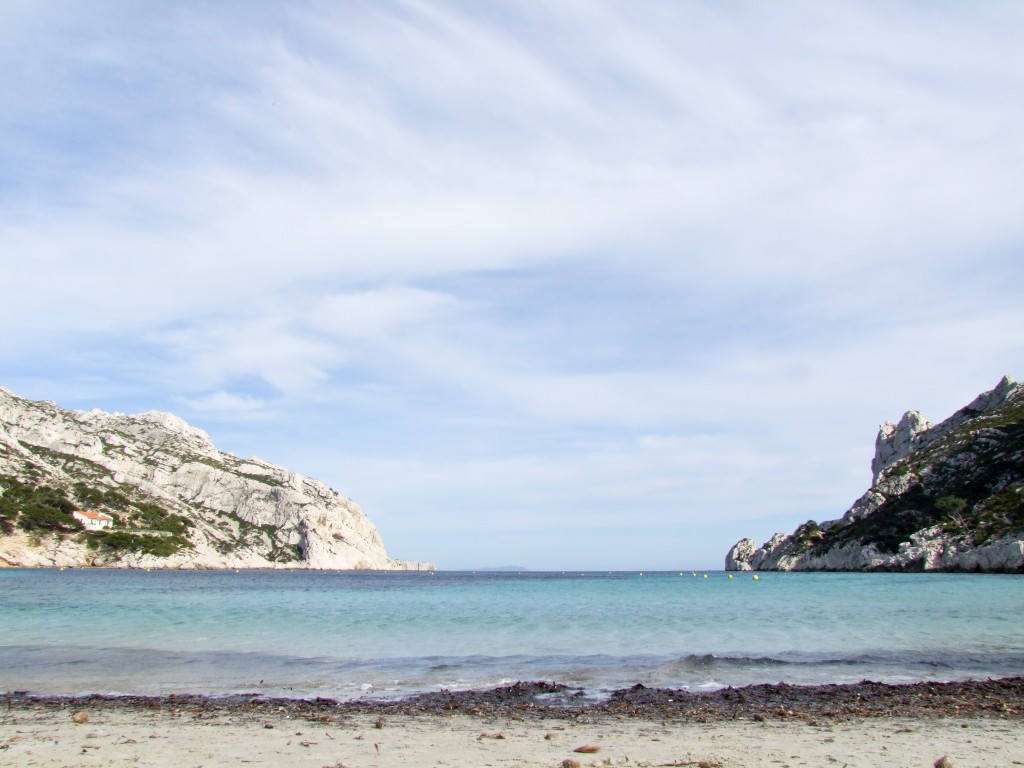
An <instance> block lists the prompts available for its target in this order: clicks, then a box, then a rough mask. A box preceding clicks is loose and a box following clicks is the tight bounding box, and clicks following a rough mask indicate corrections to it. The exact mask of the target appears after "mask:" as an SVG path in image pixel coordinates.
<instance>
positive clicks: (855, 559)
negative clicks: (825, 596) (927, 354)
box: [725, 376, 1024, 573]
mask: <svg viewBox="0 0 1024 768" xmlns="http://www.w3.org/2000/svg"><path fill="white" fill-rule="evenodd" d="M871 470H872V473H873V482H872V486H871V488H869V489H868V490H867V492H866V493H865V494H864V495H863V496H861V497H860V498H859V499H858V500H857V501H856V502H855V503H854V504H853V506H852V507H850V509H849V510H848V511H847V512H846V514H844V515H843V516H842V517H841V518H839V519H837V520H830V521H826V522H821V523H819V522H816V521H814V520H809V521H807V522H806V523H804V524H803V525H801V526H799V527H798V528H797V529H796V531H794V532H793V533H788V534H787V533H777V534H775V535H774V536H773V537H772V538H771V539H769V540H768V541H767V542H765V543H764V544H762V545H760V546H758V544H757V542H756V541H754V540H753V539H742V540H740V541H739V542H737V543H736V544H735V545H734V546H733V547H732V549H730V550H729V552H728V554H727V555H726V558H725V568H726V570H730V571H749V570H754V571H758V570H763V571H985V572H1003V573H1019V572H1024V385H1021V384H1018V383H1016V382H1014V381H1013V380H1012V379H1010V378H1009V377H1008V376H1007V377H1004V378H1003V379H1002V380H1001V381H1000V382H999V384H998V385H997V386H996V387H995V388H994V389H992V390H990V391H988V392H984V393H982V394H981V395H979V396H978V397H977V398H975V399H974V400H973V401H972V402H971V403H970V404H969V405H967V406H965V407H964V408H961V409H960V410H959V411H957V412H956V413H954V414H953V415H952V416H950V417H949V418H948V419H946V420H944V421H942V422H940V423H939V424H934V425H933V424H930V423H929V422H928V421H927V420H926V419H925V418H924V416H922V415H921V414H920V413H919V412H917V411H908V412H907V413H905V414H904V415H903V418H901V419H900V420H899V422H898V423H896V424H892V423H890V422H885V423H883V424H882V425H881V427H880V428H879V430H878V437H877V439H876V440H875V455H874V458H873V459H872V462H871Z"/></svg>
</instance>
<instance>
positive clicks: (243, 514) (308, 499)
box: [0, 388, 433, 570]
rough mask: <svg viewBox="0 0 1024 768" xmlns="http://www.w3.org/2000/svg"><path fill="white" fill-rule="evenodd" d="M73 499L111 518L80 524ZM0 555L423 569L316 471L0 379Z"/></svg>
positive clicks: (72, 561)
mask: <svg viewBox="0 0 1024 768" xmlns="http://www.w3.org/2000/svg"><path fill="white" fill-rule="evenodd" d="M75 509H88V510H92V511H98V512H102V513H104V514H107V515H109V516H110V517H112V518H113V520H114V525H113V527H112V528H110V529H108V530H103V531H98V532H85V531H83V530H82V529H81V527H80V526H79V525H78V524H77V523H76V521H75V520H74V518H73V517H72V514H71V513H72V512H73V510H75ZM0 565H7V566H84V565H102V566H109V567H156V568H320V569H328V568H330V569H373V570H432V569H433V565H432V564H430V563H417V562H408V561H399V560H392V559H391V558H389V557H388V556H387V554H386V553H385V551H384V546H383V544H382V542H381V539H380V536H379V535H378V533H377V530H376V528H374V526H373V524H372V523H371V522H370V520H369V519H368V518H367V517H366V515H364V514H363V512H362V511H361V510H360V509H359V507H358V506H357V505H356V504H355V503H354V502H352V501H350V500H349V499H346V498H344V497H342V496H340V495H339V494H337V493H336V492H335V491H334V490H332V489H331V488H329V487H328V486H327V485H325V484H324V483H321V482H319V481H317V480H313V479H310V478H307V477H303V476H302V475H298V474H295V473H293V472H289V471H287V470H285V469H283V468H281V467H277V466H274V465H273V464H270V463H268V462H265V461H262V460H260V459H257V458H252V459H245V460H243V459H238V458H236V457H234V456H232V455H230V454H227V453H224V452H222V451H218V450H217V449H216V448H215V447H214V445H213V443H212V442H211V441H210V438H209V437H208V436H207V434H206V433H205V432H203V431H202V430H200V429H196V428H195V427H192V426H190V425H189V424H187V423H185V422H184V421H182V420H181V419H180V418H178V417H177V416H174V415H172V414H169V413H160V412H149V413H143V414H137V415H132V416H126V415H124V414H109V413H104V412H102V411H98V410H94V411H91V412H88V413H85V412H81V411H67V410H63V409H61V408H58V407H57V406H56V405H54V404H53V403H49V402H34V401H30V400H25V399H22V398H19V397H17V396H15V395H13V394H11V393H10V392H8V391H6V390H4V389H2V388H0Z"/></svg>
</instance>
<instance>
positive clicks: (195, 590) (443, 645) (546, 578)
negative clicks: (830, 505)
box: [0, 569, 1024, 699]
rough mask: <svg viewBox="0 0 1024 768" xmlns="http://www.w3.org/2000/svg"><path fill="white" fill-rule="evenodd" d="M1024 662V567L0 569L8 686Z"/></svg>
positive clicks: (974, 667) (763, 678) (326, 685)
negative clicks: (946, 570) (1006, 572)
mask: <svg viewBox="0 0 1024 768" xmlns="http://www.w3.org/2000/svg"><path fill="white" fill-rule="evenodd" d="M1010 675H1024V578H1022V577H1018V576H995V575H947V574H779V573H763V574H760V578H759V580H757V581H755V580H754V579H753V578H752V576H751V574H743V573H738V574H734V578H732V579H730V578H728V576H727V575H726V574H724V573H721V572H708V573H707V578H704V574H703V573H702V572H698V573H697V574H696V575H695V576H694V575H692V574H691V572H689V571H687V572H685V573H683V574H680V573H646V574H642V575H641V574H640V573H636V572H634V573H586V574H580V573H569V574H562V573H525V574H508V573H477V574H473V573H445V572H442V573H437V574H433V575H432V574H428V573H338V572H308V571H305V572H288V571H277V572H274V571H243V572H241V573H237V572H234V571H230V572H213V571H196V572H190V571H151V572H145V571H121V570H65V571H59V570H2V569H0V691H13V690H29V691H34V692H39V693H82V692H97V691H98V692H119V693H171V692H178V693H185V692H189V693H210V694H227V693H237V692H260V693H263V694H266V695H287V696H297V697H309V696H331V697H339V698H346V699H348V698H357V697H362V696H369V697H394V696H399V695H403V694H408V693H410V692H414V691H424V690H438V689H439V688H449V689H459V688H477V687H488V686H494V685H498V684H501V683H507V682H511V681H515V680H555V681H559V682H563V683H567V684H569V685H574V686H579V687H582V688H585V689H586V690H587V691H589V692H591V693H592V694H593V695H595V696H599V695H601V692H602V691H605V690H609V689H613V688H620V687H626V686H629V685H632V684H634V683H638V682H639V683H643V684H644V685H648V686H670V687H686V688H690V689H693V690H697V689H702V688H713V687H719V686H726V685H732V686H738V685H746V684H750V683H762V682H782V681H785V682H789V683H795V684H810V683H824V682H855V681H859V680H863V679H871V680H882V681H888V682H899V681H914V680H956V679H965V678H976V679H977V678H982V679H983V678H986V677H1005V676H1010Z"/></svg>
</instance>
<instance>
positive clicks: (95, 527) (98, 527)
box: [71, 509, 114, 531]
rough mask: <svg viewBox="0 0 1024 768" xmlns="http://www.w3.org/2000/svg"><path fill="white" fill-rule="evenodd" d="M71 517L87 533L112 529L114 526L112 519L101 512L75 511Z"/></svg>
mask: <svg viewBox="0 0 1024 768" xmlns="http://www.w3.org/2000/svg"><path fill="white" fill-rule="evenodd" d="M71 515H72V517H74V518H75V520H77V521H78V522H80V523H81V524H82V525H84V526H85V529H86V530H87V531H102V530H103V529H104V528H112V527H113V526H114V518H112V517H111V516H110V515H105V514H103V513H102V512H90V511H89V510H87V509H76V510H75V511H74V512H72V513H71Z"/></svg>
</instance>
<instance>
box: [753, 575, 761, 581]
mask: <svg viewBox="0 0 1024 768" xmlns="http://www.w3.org/2000/svg"><path fill="white" fill-rule="evenodd" d="M760 578H761V577H760V576H758V575H757V574H756V573H755V574H754V581H758V580H759V579H760Z"/></svg>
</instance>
